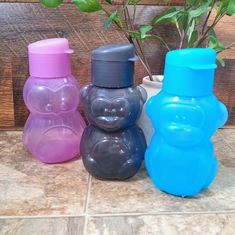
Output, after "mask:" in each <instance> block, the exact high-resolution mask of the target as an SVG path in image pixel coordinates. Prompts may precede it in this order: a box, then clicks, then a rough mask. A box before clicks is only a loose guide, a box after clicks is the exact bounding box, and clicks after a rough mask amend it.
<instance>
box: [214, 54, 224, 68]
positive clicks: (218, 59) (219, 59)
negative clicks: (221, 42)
mask: <svg viewBox="0 0 235 235" xmlns="http://www.w3.org/2000/svg"><path fill="white" fill-rule="evenodd" d="M216 59H217V61H218V62H219V63H220V64H221V66H222V67H224V66H225V62H224V60H223V59H222V57H221V56H220V55H218V54H217V55H216Z"/></svg>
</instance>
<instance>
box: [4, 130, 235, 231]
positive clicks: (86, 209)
mask: <svg viewBox="0 0 235 235" xmlns="http://www.w3.org/2000/svg"><path fill="white" fill-rule="evenodd" d="M21 135H22V132H21V131H1V132H0V235H65V234H66V235H67V234H69V235H80V234H83V235H85V234H89V235H132V234H133V235H135V234H137V235H138V234H139V235H145V234H146V235H148V234H149V235H157V234H167V235H168V234H169V235H174V234H189V235H191V234H203V235H204V234H206V235H207V234H225V235H229V234H231V235H234V234H235V129H222V130H219V132H218V133H217V134H216V135H215V137H214V143H215V150H216V153H217V157H218V159H219V161H220V168H219V173H218V176H217V178H216V180H215V182H214V183H213V185H212V186H211V187H210V189H208V190H206V191H204V192H202V193H201V194H199V195H198V196H197V197H194V198H179V197H173V196H170V195H167V194H165V193H162V192H160V191H159V190H158V189H156V188H155V187H154V186H153V185H152V183H151V181H150V179H149V177H148V175H147V173H146V171H145V169H144V166H143V167H142V169H141V170H140V172H139V173H138V174H137V175H136V176H135V177H134V178H132V179H130V180H128V181H124V182H117V181H115V182H111V181H99V180H96V179H94V178H91V177H89V175H88V174H87V172H86V171H85V169H84V167H83V165H82V161H81V160H80V159H75V160H74V161H71V162H68V163H64V164H58V165H46V164H42V163H40V162H38V161H37V160H35V159H33V158H32V157H31V156H30V154H28V153H27V152H26V151H25V150H24V148H23V146H22V142H21Z"/></svg>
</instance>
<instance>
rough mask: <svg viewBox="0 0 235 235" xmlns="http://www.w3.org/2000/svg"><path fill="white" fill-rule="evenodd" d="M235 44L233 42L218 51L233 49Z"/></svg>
mask: <svg viewBox="0 0 235 235" xmlns="http://www.w3.org/2000/svg"><path fill="white" fill-rule="evenodd" d="M233 46H235V42H232V43H231V44H229V45H228V46H226V47H225V48H224V49H223V50H221V51H218V52H217V54H219V53H221V52H223V51H225V50H228V49H231V48H232V47H233Z"/></svg>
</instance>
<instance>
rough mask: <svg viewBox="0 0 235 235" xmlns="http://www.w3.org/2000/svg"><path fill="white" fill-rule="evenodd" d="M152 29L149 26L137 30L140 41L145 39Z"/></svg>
mask: <svg viewBox="0 0 235 235" xmlns="http://www.w3.org/2000/svg"><path fill="white" fill-rule="evenodd" d="M152 28H153V27H152V26H151V25H141V26H140V29H139V30H140V37H141V39H145V37H146V33H147V32H149V31H150V30H152Z"/></svg>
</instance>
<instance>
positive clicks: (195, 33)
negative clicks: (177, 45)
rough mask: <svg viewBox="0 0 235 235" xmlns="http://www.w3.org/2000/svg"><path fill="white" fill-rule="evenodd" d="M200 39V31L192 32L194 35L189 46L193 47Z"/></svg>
mask: <svg viewBox="0 0 235 235" xmlns="http://www.w3.org/2000/svg"><path fill="white" fill-rule="evenodd" d="M197 39H198V32H197V31H196V30H195V31H193V32H192V35H191V37H190V39H189V41H188V47H189V48H192V47H193V46H194V43H195V42H196V41H197Z"/></svg>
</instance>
